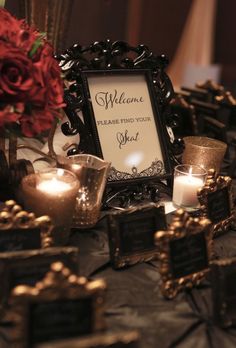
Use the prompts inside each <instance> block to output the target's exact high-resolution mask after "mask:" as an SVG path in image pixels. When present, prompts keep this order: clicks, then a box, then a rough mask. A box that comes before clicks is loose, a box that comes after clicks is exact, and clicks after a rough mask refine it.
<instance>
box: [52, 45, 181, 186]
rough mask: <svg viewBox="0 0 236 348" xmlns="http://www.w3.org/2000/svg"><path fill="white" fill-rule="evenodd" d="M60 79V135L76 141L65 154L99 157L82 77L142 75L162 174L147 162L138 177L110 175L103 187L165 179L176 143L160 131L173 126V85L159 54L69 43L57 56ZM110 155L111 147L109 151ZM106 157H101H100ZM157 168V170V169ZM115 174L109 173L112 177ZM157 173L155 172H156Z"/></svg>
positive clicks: (173, 161)
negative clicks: (62, 111) (62, 105)
mask: <svg viewBox="0 0 236 348" xmlns="http://www.w3.org/2000/svg"><path fill="white" fill-rule="evenodd" d="M57 59H58V60H59V63H60V66H61V69H62V72H63V74H64V78H65V84H66V89H65V101H66V104H67V106H66V108H65V112H66V114H67V116H68V119H69V122H66V123H64V124H63V125H62V132H63V133H64V134H65V135H74V134H77V133H79V135H80V143H79V144H78V146H76V147H75V148H73V149H70V150H69V152H68V154H69V155H73V154H75V153H78V152H84V153H91V154H95V155H98V156H102V151H101V146H100V145H101V144H100V142H99V137H98V134H97V129H96V124H95V122H94V116H93V114H92V113H91V102H90V101H89V93H88V88H86V81H85V80H86V79H85V75H86V73H89V74H91V73H97V74H107V76H109V75H110V74H127V75H128V74H134V73H136V74H139V73H141V72H142V71H145V74H147V75H148V76H149V78H148V81H149V82H148V86H149V91H150V98H151V102H152V106H153V112H154V114H155V118H156V124H157V125H158V127H157V128H158V129H157V131H158V136H159V139H160V145H161V148H162V153H163V162H164V166H165V171H164V172H165V173H164V175H163V171H162V172H161V171H160V168H159V167H158V165H159V163H157V164H156V163H155V159H153V162H154V163H150V168H147V169H146V170H144V171H142V172H141V173H138V172H137V170H136V168H134V170H133V172H132V173H131V175H130V173H128V175H126V174H127V173H125V172H124V173H122V172H121V173H120V172H119V171H118V173H117V172H113V174H112V175H111V177H110V180H109V182H108V185H109V186H110V185H116V186H119V187H121V186H122V185H124V186H125V185H126V186H127V183H137V182H139V183H143V182H144V181H145V179H147V181H148V182H151V181H155V180H157V181H158V180H160V179H162V178H163V177H170V176H171V172H172V168H173V166H174V165H175V164H176V163H178V160H177V159H176V156H175V155H176V153H179V152H180V151H181V150H180V148H181V147H182V142H181V141H180V142H178V140H174V141H173V140H172V141H171V140H170V137H169V135H168V132H167V129H166V127H167V126H168V127H172V126H173V123H174V122H173V119H172V115H171V114H170V112H169V102H170V100H171V99H172V97H173V87H172V84H171V81H170V79H169V78H168V76H167V74H166V73H165V71H164V70H165V68H166V66H167V64H168V60H167V58H166V57H165V56H164V55H161V56H155V55H154V54H153V52H152V51H150V50H149V48H148V47H147V46H145V45H139V46H137V47H132V46H130V45H129V44H128V43H126V42H123V41H115V42H112V41H110V40H106V41H100V42H94V43H93V44H92V45H90V46H88V47H82V46H80V45H79V44H75V45H73V46H72V47H70V48H69V49H67V50H66V51H65V52H64V53H62V54H61V55H59V56H57ZM111 151H112V149H111ZM105 159H106V158H105ZM157 169H158V170H157ZM114 173H115V175H114ZM160 173H161V174H160Z"/></svg>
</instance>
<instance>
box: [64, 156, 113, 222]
mask: <svg viewBox="0 0 236 348" xmlns="http://www.w3.org/2000/svg"><path fill="white" fill-rule="evenodd" d="M60 166H62V167H63V168H65V169H68V170H70V171H72V172H73V173H75V175H76V176H77V178H78V180H79V182H80V187H79V190H78V193H77V198H76V205H75V215H74V219H73V220H74V226H75V227H76V228H91V227H93V226H95V225H96V223H97V222H98V220H99V216H100V211H101V205H102V197H103V193H104V189H105V186H106V181H107V176H108V173H109V169H110V162H106V161H104V160H103V159H101V158H99V157H97V156H94V155H90V154H78V155H74V156H69V157H66V158H63V159H61V160H60Z"/></svg>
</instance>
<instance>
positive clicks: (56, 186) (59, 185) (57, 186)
mask: <svg viewBox="0 0 236 348" xmlns="http://www.w3.org/2000/svg"><path fill="white" fill-rule="evenodd" d="M37 189H38V190H40V191H44V192H47V193H48V194H50V195H58V194H59V193H62V192H65V191H68V190H70V189H71V185H70V184H68V183H66V182H64V181H61V180H58V179H56V178H52V179H51V180H45V181H42V182H40V183H39V184H38V185H37Z"/></svg>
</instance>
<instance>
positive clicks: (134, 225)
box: [107, 203, 167, 269]
mask: <svg viewBox="0 0 236 348" xmlns="http://www.w3.org/2000/svg"><path fill="white" fill-rule="evenodd" d="M107 219H108V237H109V248H110V259H111V263H112V266H113V268H115V269H118V268H122V267H125V266H131V265H134V264H136V263H140V262H145V261H150V260H153V259H157V258H158V251H157V247H156V246H155V243H154V234H155V232H156V231H158V230H160V229H166V228H167V226H166V218H165V211H164V207H163V206H161V205H159V206H157V205H156V204H154V203H150V204H146V205H142V206H139V207H132V208H128V209H124V210H121V211H115V212H113V213H111V214H109V215H108V216H107Z"/></svg>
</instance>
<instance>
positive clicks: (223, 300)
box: [211, 257, 236, 327]
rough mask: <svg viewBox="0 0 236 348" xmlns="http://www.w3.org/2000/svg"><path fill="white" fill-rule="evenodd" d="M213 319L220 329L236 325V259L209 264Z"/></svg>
mask: <svg viewBox="0 0 236 348" xmlns="http://www.w3.org/2000/svg"><path fill="white" fill-rule="evenodd" d="M211 285H212V286H211V289H212V302H213V319H214V322H215V323H216V324H217V325H220V326H221V327H230V326H232V325H234V326H235V324H236V257H234V258H227V259H222V260H215V261H212V262H211Z"/></svg>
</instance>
